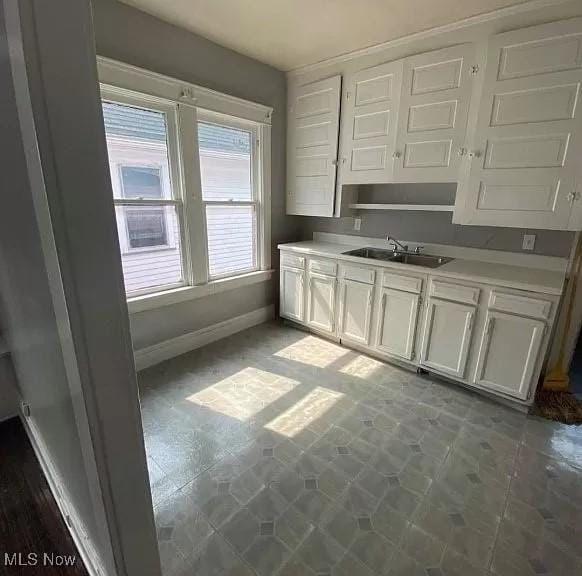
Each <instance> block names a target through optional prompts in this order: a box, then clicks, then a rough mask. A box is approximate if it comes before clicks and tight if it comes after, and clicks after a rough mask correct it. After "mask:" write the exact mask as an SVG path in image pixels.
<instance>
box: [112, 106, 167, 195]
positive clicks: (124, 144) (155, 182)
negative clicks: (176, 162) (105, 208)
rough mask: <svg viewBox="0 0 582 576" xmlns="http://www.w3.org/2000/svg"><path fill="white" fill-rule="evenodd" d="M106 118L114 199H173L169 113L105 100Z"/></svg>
mask: <svg viewBox="0 0 582 576" xmlns="http://www.w3.org/2000/svg"><path fill="white" fill-rule="evenodd" d="M103 119H104V122H105V135H106V137H107V152H108V153H109V168H110V170H111V183H112V185H113V194H114V196H115V198H171V197H172V187H171V182H170V169H169V159H168V145H167V126H166V115H165V114H164V113H163V112H157V111H155V110H147V109H145V108H137V107H135V106H128V105H126V104H115V103H113V102H103Z"/></svg>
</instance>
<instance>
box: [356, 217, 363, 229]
mask: <svg viewBox="0 0 582 576" xmlns="http://www.w3.org/2000/svg"><path fill="white" fill-rule="evenodd" d="M361 227H362V219H361V218H354V230H359V229H360V228H361Z"/></svg>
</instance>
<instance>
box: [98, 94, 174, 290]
mask: <svg viewBox="0 0 582 576" xmlns="http://www.w3.org/2000/svg"><path fill="white" fill-rule="evenodd" d="M138 102H139V100H138V99H136V100H135V101H131V102H129V101H126V102H111V101H104V102H103V117H104V122H105V134H106V138H107V150H108V153H109V166H110V171H111V181H112V186H113V196H114V203H115V207H116V215H117V230H118V235H119V244H120V247H121V258H122V265H123V276H124V280H125V288H126V291H127V293H128V294H139V293H143V292H147V291H152V290H160V289H163V288H167V287H177V286H182V285H184V283H185V274H184V266H183V264H184V262H183V261H184V258H183V254H182V248H181V246H182V241H181V228H182V226H181V223H180V218H181V216H180V213H181V205H182V201H181V197H180V194H179V193H178V190H179V187H178V186H176V185H175V184H174V182H173V180H172V175H171V170H170V159H171V154H170V152H169V147H168V137H169V129H168V124H169V122H173V121H174V113H175V112H174V110H173V109H172V108H171V107H169V108H168V107H163V106H162V107H160V106H158V107H156V108H153V107H152V105H151V104H149V105H148V107H147V108H146V107H143V106H138V105H137V104H138Z"/></svg>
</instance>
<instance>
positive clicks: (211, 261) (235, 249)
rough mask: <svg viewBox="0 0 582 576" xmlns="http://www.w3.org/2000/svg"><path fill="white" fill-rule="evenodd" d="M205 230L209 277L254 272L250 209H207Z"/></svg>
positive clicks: (252, 210)
mask: <svg viewBox="0 0 582 576" xmlns="http://www.w3.org/2000/svg"><path fill="white" fill-rule="evenodd" d="M206 229H207V234H208V271H209V273H210V276H223V275H226V274H232V273H235V272H244V271H250V270H254V269H256V267H257V255H256V254H257V248H256V236H257V231H256V229H257V219H256V213H255V208H254V206H207V207H206Z"/></svg>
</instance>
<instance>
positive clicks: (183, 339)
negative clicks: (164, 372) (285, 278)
mask: <svg viewBox="0 0 582 576" xmlns="http://www.w3.org/2000/svg"><path fill="white" fill-rule="evenodd" d="M274 317H275V306H274V305H273V304H271V305H270V306H265V307H263V308H258V309H257V310H253V311H252V312H248V313H247V314H242V315H241V316H235V317H234V318H230V319H228V320H224V321H223V322H219V323H218V324H212V325H211V326H206V327H204V328H201V329H200V330H196V331H195V332H189V333H188V334H183V335H182V336H177V337H176V338H171V339H170V340H165V341H164V342H160V343H159V344H154V345H153V346H148V347H147V348H142V349H141V350H136V351H135V352H134V357H135V366H136V369H137V370H138V371H139V370H143V369H144V368H148V367H149V366H154V365H155V364H159V363H160V362H163V361H164V360H169V359H170V358H174V357H175V356H180V355H181V354H185V353H186V352H190V351H191V350H195V349H196V348H201V347H202V346H205V345H206V344H210V343H211V342H216V340H220V339H222V338H226V337H227V336H230V335H231V334H236V333H237V332H240V331H241V330H246V329H247V328H251V327H252V326H256V325H257V324H262V323H263V322H267V321H268V320H271V319H272V318H274Z"/></svg>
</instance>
